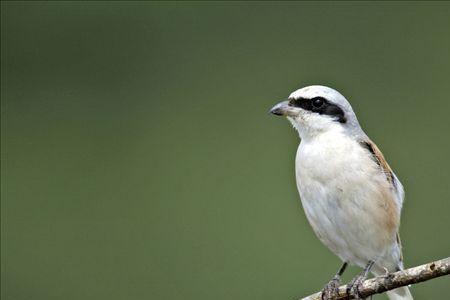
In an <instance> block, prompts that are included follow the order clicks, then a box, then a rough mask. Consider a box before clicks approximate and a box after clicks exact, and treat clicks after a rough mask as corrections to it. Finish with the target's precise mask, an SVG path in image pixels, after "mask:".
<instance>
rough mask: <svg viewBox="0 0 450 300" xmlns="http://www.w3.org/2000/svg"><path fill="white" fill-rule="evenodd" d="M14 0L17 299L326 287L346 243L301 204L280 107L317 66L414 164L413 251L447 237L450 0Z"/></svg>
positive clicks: (10, 76) (10, 266) (10, 209)
mask: <svg viewBox="0 0 450 300" xmlns="http://www.w3.org/2000/svg"><path fill="white" fill-rule="evenodd" d="M1 8H2V11H1V17H2V20H1V21H2V23H1V25H2V48H1V49H2V53H1V55H2V57H1V58H2V59H1V60H2V68H1V72H2V73H1V75H2V78H1V85H2V86H1V87H2V89H1V93H2V215H1V217H2V248H1V250H2V253H1V254H2V265H1V270H2V294H1V295H2V299H5V300H12V299H15V300H16V299H17V300H20V299H35V300H40V299H46V300H47V299H68V300H70V299H109V300H110V299H192V300H201V299H205V300H206V299H208V300H209V299H215V300H220V299H224V300H225V299H242V300H244V299H245V300H248V299H260V300H261V299H277V300H281V299H285V300H288V299H289V300H291V299H296V298H298V297H300V296H304V295H307V294H309V293H311V292H314V291H317V290H319V289H321V288H322V286H323V285H324V284H325V283H326V282H327V281H328V280H329V279H330V278H331V276H332V275H333V274H334V273H335V272H336V270H337V268H338V267H339V264H340V261H339V260H338V258H337V257H335V256H334V255H333V254H332V253H331V252H330V251H329V250H327V249H326V248H325V247H324V246H323V245H322V244H321V243H320V242H319V241H318V240H317V238H316V237H315V236H314V234H313V233H312V230H311V229H310V227H309V225H308V223H307V221H306V219H305V217H304V214H303V211H302V209H301V205H300V201H299V197H298V194H297V190H296V186H295V179H294V155H295V151H296V147H297V145H298V142H299V139H298V136H297V134H296V133H295V132H294V130H293V129H292V128H291V126H290V125H289V124H288V122H287V121H285V120H282V119H280V118H275V117H272V116H269V115H268V114H267V111H268V109H269V108H270V107H271V106H272V105H273V104H274V103H276V102H277V101H279V100H280V99H282V98H284V97H286V96H287V95H288V94H289V93H290V92H291V91H293V90H295V89H297V88H300V87H302V86H305V85H309V84H324V85H329V86H332V87H334V88H336V89H338V90H339V91H341V92H342V93H343V94H344V95H345V96H346V97H347V98H348V99H349V100H350V102H351V103H352V105H353V107H354V109H355V111H356V113H357V114H358V116H359V119H360V122H361V123H362V125H363V127H364V129H365V130H366V132H367V133H368V134H369V135H370V136H371V137H372V139H373V140H374V141H376V142H377V144H378V145H379V146H380V148H381V149H382V150H383V151H384V153H385V155H386V156H387V158H388V160H389V162H390V164H391V165H392V167H393V168H394V169H395V171H396V173H397V174H398V176H399V177H400V179H401V180H402V182H403V183H404V185H405V187H406V192H407V193H406V195H407V196H406V201H405V207H404V211H403V221H402V228H401V234H402V238H403V244H404V254H405V260H406V265H407V266H413V265H417V264H421V263H425V262H427V261H430V260H433V259H439V258H443V257H446V256H448V255H450V238H449V236H450V234H449V213H450V195H449V194H450V159H449V156H448V155H449V153H450V141H449V129H450V117H449V114H450V104H449V100H450V99H449V95H450V83H449V79H450V17H449V16H450V4H449V3H444V2H439V3H420V2H411V3H407V2H401V3H370V2H364V3H357V2H348V3H346V2H340V3H327V2H320V3H307V2H304V3H294V2H286V3H270V2H263V3H240V2H230V3H219V2H217V3H205V2H197V3H185V2H183V3H182V2H171V3H144V2H131V3H130V2H109V3H108V2H94V3H85V2H63V3H57V2H47V3H45V2H22V3H21V2H2V6H1ZM358 271H359V270H358V269H357V268H353V269H351V270H350V271H349V272H348V273H347V274H346V276H345V280H349V279H350V278H351V277H352V275H354V274H356V272H358ZM449 282H450V281H449V279H448V277H447V278H440V279H436V280H433V281H430V282H427V283H423V284H420V285H415V286H413V287H412V291H413V294H415V296H416V299H436V298H440V299H442V296H443V295H448V293H449V292H450V284H449ZM444 297H445V296H444ZM447 297H449V296H447ZM375 298H376V299H385V298H384V296H378V297H375Z"/></svg>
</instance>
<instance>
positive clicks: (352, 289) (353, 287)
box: [346, 274, 366, 299]
mask: <svg viewBox="0 0 450 300" xmlns="http://www.w3.org/2000/svg"><path fill="white" fill-rule="evenodd" d="M364 280H366V276H364V275H363V274H360V275H358V276H356V277H355V278H353V279H352V281H350V282H349V284H347V289H346V292H347V296H349V297H350V294H353V296H354V297H355V299H365V298H364V297H363V296H362V295H361V292H360V289H361V288H362V284H363V282H364Z"/></svg>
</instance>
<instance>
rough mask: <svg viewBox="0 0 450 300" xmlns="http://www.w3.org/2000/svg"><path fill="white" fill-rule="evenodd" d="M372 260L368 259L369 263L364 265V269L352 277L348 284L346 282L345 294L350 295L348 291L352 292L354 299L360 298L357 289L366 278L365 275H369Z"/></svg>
mask: <svg viewBox="0 0 450 300" xmlns="http://www.w3.org/2000/svg"><path fill="white" fill-rule="evenodd" d="M373 264H374V262H373V261H369V263H368V264H367V265H366V267H365V268H364V270H363V271H362V272H361V273H360V274H359V275H357V276H356V277H355V278H353V279H352V280H351V281H350V282H349V284H347V295H350V292H353V295H354V296H355V299H361V298H362V297H361V294H360V292H359V289H360V288H361V286H362V284H363V282H364V280H366V278H367V275H369V272H370V269H372V267H373Z"/></svg>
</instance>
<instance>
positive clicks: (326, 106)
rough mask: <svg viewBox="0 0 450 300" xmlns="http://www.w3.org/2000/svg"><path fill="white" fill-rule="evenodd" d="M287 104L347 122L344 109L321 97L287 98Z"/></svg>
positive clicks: (340, 121)
mask: <svg viewBox="0 0 450 300" xmlns="http://www.w3.org/2000/svg"><path fill="white" fill-rule="evenodd" d="M320 102H323V104H322V105H320V106H319V105H318V104H319V103H320ZM289 105H290V106H295V107H300V108H303V109H304V110H308V111H312V112H315V113H318V114H320V115H327V116H331V117H334V118H335V119H336V121H338V122H339V123H345V122H347V119H346V118H345V113H344V111H343V110H342V109H341V108H340V107H339V106H338V105H336V104H333V103H331V102H329V101H328V100H327V99H325V98H322V97H315V98H312V99H305V98H300V99H291V100H289Z"/></svg>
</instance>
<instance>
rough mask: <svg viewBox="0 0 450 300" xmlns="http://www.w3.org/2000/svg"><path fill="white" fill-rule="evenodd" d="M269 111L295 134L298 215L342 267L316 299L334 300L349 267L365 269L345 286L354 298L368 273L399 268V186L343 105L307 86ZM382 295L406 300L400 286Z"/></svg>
mask: <svg viewBox="0 0 450 300" xmlns="http://www.w3.org/2000/svg"><path fill="white" fill-rule="evenodd" d="M270 112H271V113H272V114H274V115H277V116H285V117H287V119H288V120H289V121H290V122H291V123H292V125H293V126H294V128H295V129H296V130H297V131H298V133H299V135H300V139H301V142H300V145H299V147H298V150H297V156H296V159H295V173H296V180H297V188H298V191H299V193H300V198H301V202H302V206H303V209H304V210H305V214H306V217H307V219H308V221H309V223H310V224H311V226H312V228H313V230H314V232H315V234H316V235H317V237H318V238H319V239H320V241H322V243H324V244H325V245H326V246H327V247H328V248H329V249H330V250H331V251H332V252H333V253H334V254H336V255H337V256H338V257H339V258H340V259H341V260H342V261H343V265H342V267H341V268H340V270H339V271H338V273H337V274H336V275H335V276H334V277H333V279H332V280H331V281H330V282H329V283H328V284H327V285H326V286H325V287H324V289H323V290H322V298H324V299H333V298H334V297H335V296H336V293H337V288H338V287H339V284H340V276H341V275H342V273H343V272H344V271H345V268H346V267H347V265H348V264H353V265H357V266H359V267H361V268H363V269H364V270H363V271H362V273H361V274H360V275H358V276H357V277H355V278H354V279H353V280H352V281H351V282H350V283H349V285H348V292H350V291H353V292H354V293H355V294H356V295H357V296H358V297H359V296H360V294H359V291H358V289H359V288H360V286H361V284H362V282H363V281H364V280H365V279H366V278H367V276H368V273H369V272H372V273H373V274H374V275H377V276H379V275H384V274H386V272H387V271H388V272H394V271H398V270H401V269H403V262H402V249H401V244H400V237H399V233H398V231H399V226H400V211H401V208H402V202H403V198H404V190H403V186H402V184H401V183H400V181H399V180H398V178H397V176H396V175H395V174H394V172H393V171H392V169H391V168H390V166H389V165H388V163H387V162H386V160H385V158H384V156H383V154H382V153H381V151H380V150H379V149H378V147H377V146H376V145H375V144H374V143H373V142H372V141H371V140H370V139H369V137H368V136H367V135H366V134H365V133H364V131H363V130H362V129H361V127H360V125H359V123H358V120H357V118H356V115H355V113H354V112H353V109H352V107H351V106H350V103H349V102H348V101H347V100H346V99H345V98H344V96H342V95H341V94H340V93H339V92H337V91H335V90H333V89H331V88H329V87H325V86H319V85H314V86H308V87H304V88H302V89H299V90H297V91H295V92H293V93H292V94H291V95H290V96H289V98H288V99H287V100H286V101H283V102H280V103H278V104H277V105H275V106H274V107H273V108H272V109H271V110H270ZM387 294H388V297H389V299H391V300H407V299H409V300H411V299H413V298H412V296H411V293H410V292H409V289H408V288H407V287H402V288H398V289H395V290H392V291H389V292H388V293H387Z"/></svg>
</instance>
